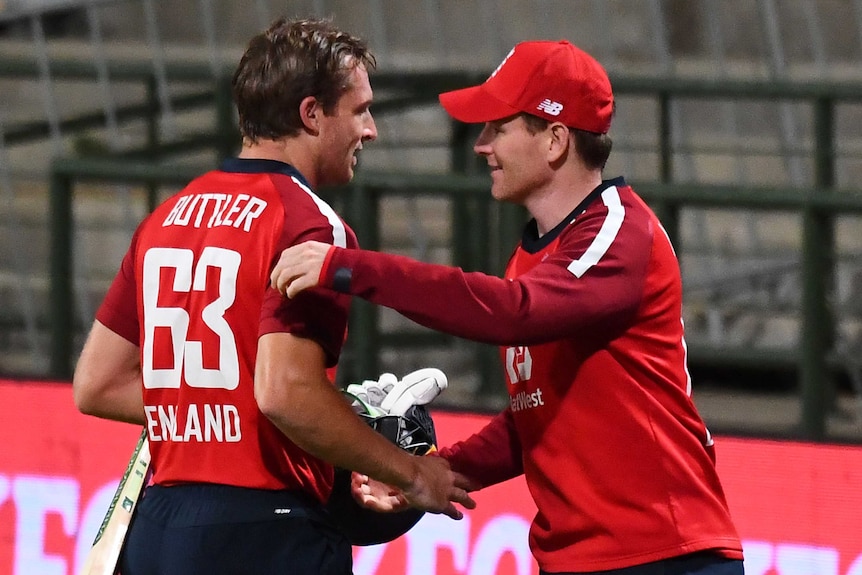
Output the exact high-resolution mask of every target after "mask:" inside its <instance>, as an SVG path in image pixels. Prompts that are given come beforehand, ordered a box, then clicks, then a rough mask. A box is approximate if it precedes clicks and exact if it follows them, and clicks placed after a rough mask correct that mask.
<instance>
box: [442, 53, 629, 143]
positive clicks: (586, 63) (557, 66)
mask: <svg viewBox="0 0 862 575" xmlns="http://www.w3.org/2000/svg"><path fill="white" fill-rule="evenodd" d="M440 104H442V106H443V108H445V109H446V111H447V112H449V115H451V116H452V117H453V118H455V119H456V120H460V121H462V122H466V123H469V124H476V123H483V122H492V121H494V120H500V119H503V118H507V117H509V116H513V115H515V114H518V113H520V112H526V113H528V114H533V115H534V116H538V117H540V118H544V119H546V120H549V121H551V122H562V123H563V124H565V125H566V126H569V127H570V128H576V129H579V130H586V131H588V132H596V133H600V134H605V133H607V131H608V130H609V129H610V127H611V115H612V112H613V107H614V95H613V92H612V91H611V82H610V80H609V79H608V75H607V72H605V69H604V68H603V67H602V65H601V64H599V63H598V62H597V61H596V60H595V58H593V57H592V56H590V55H589V54H587V53H586V52H584V51H583V50H581V49H580V48H578V47H577V46H574V45H572V44H571V43H569V42H567V41H565V40H561V41H559V42H552V41H545V40H542V41H535V42H521V43H520V44H517V45H515V47H514V48H512V51H511V52H509V55H508V56H506V58H505V59H504V60H503V63H502V64H500V65H499V66H498V67H497V69H496V70H494V73H492V74H491V77H490V78H488V79H487V80H485V82H484V83H483V84H481V85H479V86H472V87H470V88H463V89H461V90H453V91H451V92H444V93H442V94H440Z"/></svg>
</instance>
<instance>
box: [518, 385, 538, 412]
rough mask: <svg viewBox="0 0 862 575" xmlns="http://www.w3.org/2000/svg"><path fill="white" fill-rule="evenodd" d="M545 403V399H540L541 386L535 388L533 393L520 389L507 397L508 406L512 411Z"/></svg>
mask: <svg viewBox="0 0 862 575" xmlns="http://www.w3.org/2000/svg"><path fill="white" fill-rule="evenodd" d="M540 405H545V400H544V399H542V390H541V388H536V391H534V392H533V393H527V392H526V391H522V392H520V393H517V394H515V395H512V396H510V397H509V407H511V408H512V411H521V410H522V409H533V408H535V407H539V406H540Z"/></svg>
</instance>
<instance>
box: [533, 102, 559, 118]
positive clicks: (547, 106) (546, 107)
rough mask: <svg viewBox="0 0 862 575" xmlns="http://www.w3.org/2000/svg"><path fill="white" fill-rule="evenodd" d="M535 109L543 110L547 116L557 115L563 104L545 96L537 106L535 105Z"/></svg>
mask: <svg viewBox="0 0 862 575" xmlns="http://www.w3.org/2000/svg"><path fill="white" fill-rule="evenodd" d="M536 109H537V110H541V111H543V112H545V113H546V114H548V115H549V116H559V115H560V112H562V111H563V105H562V104H560V103H559V102H554V101H552V100H549V99H548V98H545V99H544V100H542V102H541V103H540V104H539V105H538V106H536Z"/></svg>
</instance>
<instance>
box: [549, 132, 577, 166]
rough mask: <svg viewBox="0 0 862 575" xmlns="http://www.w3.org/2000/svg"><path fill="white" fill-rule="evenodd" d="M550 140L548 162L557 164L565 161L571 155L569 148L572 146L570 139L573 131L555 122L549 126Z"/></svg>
mask: <svg viewBox="0 0 862 575" xmlns="http://www.w3.org/2000/svg"><path fill="white" fill-rule="evenodd" d="M548 132H549V134H550V138H549V141H548V161H549V163H552V164H553V163H556V162H559V161H561V160H565V158H566V156H567V155H568V153H569V146H571V145H572V139H571V138H570V137H569V136H570V134H571V131H570V130H569V128H568V127H567V126H566V125H565V124H561V123H559V122H554V123H553V124H551V125H550V126H548Z"/></svg>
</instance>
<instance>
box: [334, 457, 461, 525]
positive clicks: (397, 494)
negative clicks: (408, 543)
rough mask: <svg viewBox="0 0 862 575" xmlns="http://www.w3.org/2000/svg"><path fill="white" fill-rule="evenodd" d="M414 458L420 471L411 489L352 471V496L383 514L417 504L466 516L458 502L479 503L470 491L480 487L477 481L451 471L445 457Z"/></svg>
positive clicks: (427, 508)
mask: <svg viewBox="0 0 862 575" xmlns="http://www.w3.org/2000/svg"><path fill="white" fill-rule="evenodd" d="M415 457H417V461H416V463H417V464H418V473H417V474H416V478H415V479H414V481H413V484H412V485H411V486H410V487H409V488H407V489H405V490H399V489H397V488H394V487H391V486H389V485H386V484H385V483H381V482H380V481H377V480H375V479H371V478H369V477H368V476H367V475H361V474H359V473H353V474H352V476H351V485H350V489H351V493H352V495H353V498H354V499H355V500H356V501H357V503H359V504H360V505H362V506H363V507H367V508H369V509H373V510H374V511H379V512H383V513H390V512H396V511H403V510H404V509H406V508H407V507H415V508H416V509H421V510H422V511H427V512H428V513H442V514H444V515H447V516H449V517H451V518H452V519H462V518H463V517H464V513H463V512H461V510H459V509H458V508H457V507H455V503H458V504H460V505H463V506H464V507H465V508H467V509H475V508H476V502H475V501H473V498H472V497H470V496H469V495H468V494H467V492H468V491H473V490H475V489H477V485H476V483H475V482H473V481H471V480H470V479H469V478H467V477H466V476H464V475H462V474H461V473H457V472H455V471H452V470H451V469H450V468H449V462H447V461H446V460H445V459H443V458H442V457H436V456H415Z"/></svg>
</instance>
